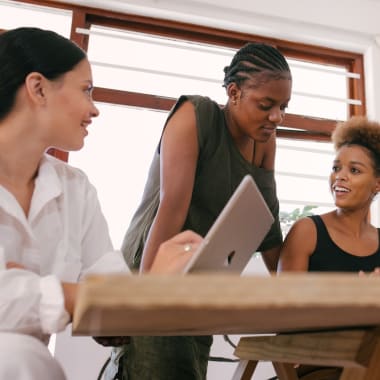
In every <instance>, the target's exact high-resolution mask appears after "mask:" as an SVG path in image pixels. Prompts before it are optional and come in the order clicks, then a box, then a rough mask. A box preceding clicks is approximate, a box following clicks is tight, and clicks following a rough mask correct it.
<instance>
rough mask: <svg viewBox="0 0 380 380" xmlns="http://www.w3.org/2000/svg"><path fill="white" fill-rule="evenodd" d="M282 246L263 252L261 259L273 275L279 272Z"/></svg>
mask: <svg viewBox="0 0 380 380" xmlns="http://www.w3.org/2000/svg"><path fill="white" fill-rule="evenodd" d="M280 249H281V246H280V245H278V246H277V247H274V248H271V249H267V250H266V251H263V252H261V257H262V258H263V260H264V263H265V266H266V267H267V269H268V270H269V272H271V273H273V272H274V273H276V272H277V266H278V260H279V257H280Z"/></svg>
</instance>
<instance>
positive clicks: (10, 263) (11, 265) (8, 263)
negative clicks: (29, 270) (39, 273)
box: [6, 261, 26, 269]
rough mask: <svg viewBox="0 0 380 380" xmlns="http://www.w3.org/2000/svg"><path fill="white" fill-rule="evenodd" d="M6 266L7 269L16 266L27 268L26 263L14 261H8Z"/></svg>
mask: <svg viewBox="0 0 380 380" xmlns="http://www.w3.org/2000/svg"><path fill="white" fill-rule="evenodd" d="M6 268H7V269H15V268H16V269H26V268H25V267H24V265H21V264H19V263H16V262H14V261H8V262H7V264H6Z"/></svg>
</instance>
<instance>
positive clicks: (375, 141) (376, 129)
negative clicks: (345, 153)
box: [331, 116, 380, 176]
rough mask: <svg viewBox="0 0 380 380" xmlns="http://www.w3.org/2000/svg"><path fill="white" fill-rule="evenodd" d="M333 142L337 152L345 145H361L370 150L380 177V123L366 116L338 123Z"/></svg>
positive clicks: (333, 134)
mask: <svg viewBox="0 0 380 380" xmlns="http://www.w3.org/2000/svg"><path fill="white" fill-rule="evenodd" d="M331 140H332V142H333V144H334V148H335V150H338V149H339V148H341V147H342V146H345V145H359V146H362V147H364V148H366V149H368V151H369V153H370V156H371V158H372V160H373V163H374V168H375V172H376V175H377V176H380V123H378V122H376V121H370V120H368V118H367V117H365V116H354V117H352V118H351V119H349V120H348V121H346V122H342V123H338V124H337V126H336V128H335V130H334V131H333V133H332V136H331Z"/></svg>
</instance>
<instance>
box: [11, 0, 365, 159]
mask: <svg viewBox="0 0 380 380" xmlns="http://www.w3.org/2000/svg"><path fill="white" fill-rule="evenodd" d="M16 1H18V2H21V3H31V4H36V5H42V6H48V7H57V8H62V9H69V10H71V11H72V12H73V17H72V26H71V37H70V38H71V40H72V41H74V42H76V43H77V44H78V45H79V46H81V47H82V48H83V49H84V50H85V51H87V50H88V42H89V36H88V35H84V34H79V33H77V32H76V29H77V28H85V29H90V28H91V25H98V26H103V27H111V28H117V29H121V30H128V31H133V32H142V33H147V34H152V35H155V36H162V37H170V38H177V39H185V40H187V41H193V42H199V43H206V44H212V45H217V46H223V47H230V48H236V49H238V48H240V47H241V46H242V45H244V44H245V43H247V42H249V41H257V42H265V43H269V44H272V45H273V46H275V47H277V48H278V49H279V50H280V51H281V52H282V53H283V54H284V55H285V56H286V57H288V58H293V59H298V60H305V61H307V62H313V63H318V64H327V65H339V66H342V67H345V68H346V69H347V71H349V72H354V73H357V74H359V75H360V79H353V78H347V80H348V86H347V88H348V93H347V98H351V99H359V100H361V102H362V104H361V105H349V106H348V115H349V116H354V115H365V114H366V99H365V78H364V57H363V55H362V54H359V53H355V52H349V51H343V50H337V49H331V48H326V47H322V46H317V45H309V44H303V43H297V42H293V41H287V40H281V39H277V38H269V37H265V36H260V35H255V34H249V33H241V32H236V31H232V30H226V29H219V28H212V27H207V26H203V25H197V24H190V23H184V22H177V21H173V20H168V19H161V18H153V17H145V16H140V15H135V14H126V13H119V12H114V11H109V10H105V9H98V8H90V7H86V6H82V5H74V4H71V3H68V2H57V1H47V0H16ZM93 97H94V100H95V101H98V102H106V103H112V104H119V105H125V106H133V107H140V108H149V109H154V110H159V111H169V110H170V109H171V107H172V106H173V105H174V103H175V101H176V99H172V98H167V97H163V96H157V95H152V94H147V93H137V92H131V91H126V90H124V91H121V90H115V89H111V88H103V87H95V88H94V93H93ZM336 122H337V120H332V119H326V118H315V117H310V116H305V115H300V114H290V113H287V114H286V115H285V119H284V122H283V123H282V126H281V127H278V129H277V136H278V137H283V138H290V139H300V140H313V141H329V140H330V136H331V132H332V130H333V129H334V127H335V125H336ZM288 128H291V129H288ZM51 153H52V154H54V155H55V156H58V157H59V158H61V159H64V160H66V161H67V158H68V153H66V152H58V151H56V150H54V151H51Z"/></svg>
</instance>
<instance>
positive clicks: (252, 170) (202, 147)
mask: <svg viewBox="0 0 380 380" xmlns="http://www.w3.org/2000/svg"><path fill="white" fill-rule="evenodd" d="M185 101H190V102H191V103H192V104H193V105H194V109H195V115H196V124H197V132H198V144H199V157H198V163H197V168H196V174H195V183H194V188H193V194H192V199H191V203H190V207H189V211H188V214H187V217H186V221H185V224H184V226H183V230H186V229H191V230H193V231H195V232H197V233H199V234H200V235H202V236H205V235H206V233H207V231H208V230H209V228H210V227H211V225H212V224H213V223H214V221H215V219H216V218H217V217H218V215H219V213H220V212H221V211H222V209H223V207H224V205H225V204H226V203H227V201H228V200H229V198H230V197H231V195H232V193H233V192H234V190H235V189H236V187H237V186H238V185H239V183H240V181H241V180H242V179H243V177H244V176H245V175H246V174H250V175H251V176H252V177H253V178H254V180H255V182H256V184H257V186H258V188H259V189H260V191H261V193H262V195H263V197H264V199H265V201H266V203H267V205H268V207H269V209H270V210H271V212H272V214H273V216H274V217H275V222H274V223H273V225H272V227H271V229H270V231H269V232H268V234H267V236H266V237H265V239H264V241H263V242H262V244H261V245H260V247H259V248H258V251H264V250H266V249H269V248H273V247H275V246H278V245H279V244H281V242H282V233H281V229H280V222H279V216H278V213H279V202H278V199H277V195H276V183H275V179H274V172H273V170H266V169H263V168H258V167H255V166H253V165H252V164H251V163H249V162H248V161H246V160H245V159H244V158H243V156H242V155H241V154H240V152H239V150H238V149H237V147H236V146H235V144H234V141H233V139H232V136H231V134H230V132H229V130H228V128H227V125H226V122H225V118H224V112H223V111H222V109H221V108H220V106H219V105H218V104H217V103H216V102H214V101H212V100H211V99H209V98H207V97H202V96H181V97H180V98H179V99H178V101H177V103H176V104H175V105H174V107H173V108H172V110H171V112H170V113H169V116H168V118H167V121H166V123H165V125H166V124H167V122H168V120H169V119H170V118H171V117H172V115H173V114H174V113H175V112H176V110H177V109H178V107H179V106H180V105H181V104H182V103H183V102H185ZM159 196H160V144H159V146H158V148H157V150H156V152H155V154H154V157H153V161H152V164H151V167H150V169H149V174H148V180H147V183H146V185H145V189H144V193H143V196H142V201H141V203H140V205H139V207H138V209H137V210H136V213H135V214H134V216H133V218H132V221H131V224H130V226H129V228H128V230H127V232H126V235H125V237H124V241H123V245H122V251H123V253H124V256H125V258H126V261H127V263H128V265H129V266H130V268H135V269H137V268H138V266H139V264H140V261H141V255H142V252H143V248H144V244H145V241H146V239H147V235H148V232H149V229H150V226H151V224H152V222H153V219H154V216H155V214H156V212H157V208H158V204H159Z"/></svg>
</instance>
